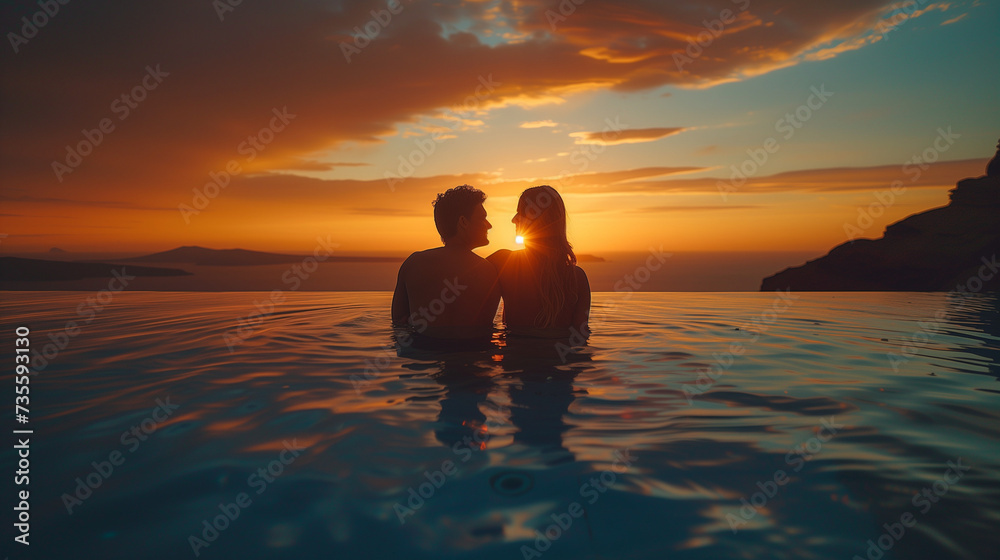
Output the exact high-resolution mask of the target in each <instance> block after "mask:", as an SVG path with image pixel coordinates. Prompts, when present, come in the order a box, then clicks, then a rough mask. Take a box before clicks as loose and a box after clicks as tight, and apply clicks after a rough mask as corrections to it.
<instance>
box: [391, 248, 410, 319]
mask: <svg viewBox="0 0 1000 560" xmlns="http://www.w3.org/2000/svg"><path fill="white" fill-rule="evenodd" d="M411 256H412V255H411ZM409 262H410V259H409V258H407V259H406V260H405V261H403V264H401V265H399V274H397V275H396V289H395V291H393V292H392V311H391V313H392V325H393V326H394V327H405V326H406V325H407V324H408V319H409V317H410V297H409V295H408V294H407V293H406V269H407V268H409V267H408V266H407V265H408V264H409Z"/></svg>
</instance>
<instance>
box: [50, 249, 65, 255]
mask: <svg viewBox="0 0 1000 560" xmlns="http://www.w3.org/2000/svg"><path fill="white" fill-rule="evenodd" d="M49 252H50V253H52V254H55V255H65V254H66V253H68V251H65V250H63V249H60V248H59V247H53V248H51V249H49Z"/></svg>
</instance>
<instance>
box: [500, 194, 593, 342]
mask: <svg viewBox="0 0 1000 560" xmlns="http://www.w3.org/2000/svg"><path fill="white" fill-rule="evenodd" d="M511 221H512V222H513V223H514V226H515V227H516V229H517V235H518V236H520V237H522V238H523V239H524V249H523V250H520V251H510V250H507V249H501V250H499V251H497V252H496V253H493V254H492V255H490V256H489V257H488V260H489V261H490V262H492V263H493V264H494V265H495V266H496V268H497V271H498V272H499V275H500V292H501V296H502V297H503V309H504V323H505V324H506V326H507V331H508V333H510V334H520V335H527V336H544V337H561V336H567V334H571V333H572V331H571V330H570V329H573V330H574V331H576V332H577V333H581V334H584V335H586V333H587V328H588V325H587V321H588V319H589V316H590V283H589V281H588V280H587V275H586V274H585V273H584V272H583V270H582V269H581V268H580V267H578V266H576V255H575V254H574V253H573V247H572V246H571V245H570V244H569V241H567V239H566V206H565V205H564V204H563V201H562V198H561V197H560V196H559V193H557V192H556V190H555V189H553V188H552V187H550V186H548V185H542V186H539V187H531V188H529V189H527V190H525V191H524V192H523V193H521V198H520V199H519V200H518V202H517V214H516V215H515V216H514V218H513V219H512V220H511Z"/></svg>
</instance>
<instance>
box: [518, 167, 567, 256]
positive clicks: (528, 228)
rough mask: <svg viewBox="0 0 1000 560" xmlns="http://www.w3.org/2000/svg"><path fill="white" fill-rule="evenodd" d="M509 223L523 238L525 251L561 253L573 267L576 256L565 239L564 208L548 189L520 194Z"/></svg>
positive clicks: (560, 198) (561, 202)
mask: <svg viewBox="0 0 1000 560" xmlns="http://www.w3.org/2000/svg"><path fill="white" fill-rule="evenodd" d="M511 222H513V223H514V226H515V228H516V229H517V234H518V235H520V236H522V237H524V246H525V247H527V248H529V249H538V250H542V251H546V252H556V253H561V254H563V255H566V257H567V262H568V263H570V264H575V263H576V255H574V254H573V249H572V247H571V246H570V244H569V241H568V240H567V239H566V206H565V205H564V204H563V200H562V197H561V196H559V193H558V192H556V190H555V189H553V188H552V187H550V186H548V185H540V186H537V187H531V188H529V189H526V190H525V191H524V192H523V193H521V198H520V199H518V201H517V214H516V215H515V216H514V218H513V219H512V220H511Z"/></svg>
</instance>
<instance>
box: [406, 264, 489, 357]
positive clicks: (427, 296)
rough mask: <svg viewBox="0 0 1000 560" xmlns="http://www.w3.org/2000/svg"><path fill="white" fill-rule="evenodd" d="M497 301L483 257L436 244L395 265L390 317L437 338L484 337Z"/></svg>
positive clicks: (487, 331)
mask: <svg viewBox="0 0 1000 560" xmlns="http://www.w3.org/2000/svg"><path fill="white" fill-rule="evenodd" d="M499 302H500V286H499V282H498V280H497V272H496V268H494V266H493V265H492V264H491V263H490V262H489V261H487V260H486V259H484V258H482V257H480V256H478V255H476V254H475V253H473V252H472V251H470V250H468V249H456V248H449V247H438V248H436V249H428V250H426V251H419V252H416V253H413V254H412V255H410V256H409V258H407V259H406V261H405V262H403V265H402V266H400V268H399V277H398V279H397V282H396V291H395V293H393V296H392V321H393V323H394V324H397V325H405V324H409V325H411V326H412V327H413V328H414V330H416V331H417V332H418V333H421V334H425V335H427V336H432V337H438V338H473V337H480V336H484V335H487V336H488V335H489V334H490V333H491V332H492V327H493V318H494V316H495V315H496V311H497V305H498V304H499Z"/></svg>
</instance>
